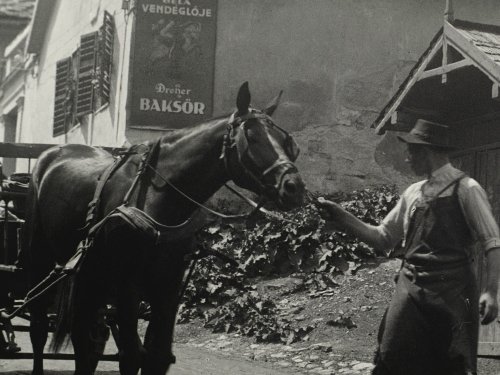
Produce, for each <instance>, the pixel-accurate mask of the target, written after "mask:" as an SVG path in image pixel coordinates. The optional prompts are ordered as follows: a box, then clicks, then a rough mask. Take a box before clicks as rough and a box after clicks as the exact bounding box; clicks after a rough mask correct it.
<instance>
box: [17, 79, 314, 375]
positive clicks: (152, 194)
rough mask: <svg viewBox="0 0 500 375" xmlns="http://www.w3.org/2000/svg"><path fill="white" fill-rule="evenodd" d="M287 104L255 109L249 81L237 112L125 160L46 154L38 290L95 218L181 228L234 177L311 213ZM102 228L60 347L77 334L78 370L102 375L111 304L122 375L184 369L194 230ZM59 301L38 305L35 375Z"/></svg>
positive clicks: (36, 232) (67, 308) (35, 270)
mask: <svg viewBox="0 0 500 375" xmlns="http://www.w3.org/2000/svg"><path fill="white" fill-rule="evenodd" d="M280 96H281V93H280V95H278V96H277V97H276V98H275V99H274V101H272V102H271V103H270V105H269V106H268V107H267V108H266V109H264V110H257V109H255V108H253V107H251V106H250V99H251V96H250V90H249V88H248V83H247V82H245V83H244V84H242V85H241V87H240V88H239V91H238V94H237V97H236V107H237V109H236V111H235V112H234V113H232V114H230V115H224V116H221V117H218V118H213V119H211V120H208V121H205V122H203V123H200V124H197V125H194V126H192V127H188V128H185V129H180V130H175V131H172V132H169V133H167V134H166V135H164V136H162V137H160V138H159V139H158V140H156V141H148V142H146V143H145V144H138V145H134V146H132V147H131V148H130V149H129V150H128V151H127V152H124V153H123V155H122V156H121V157H118V158H117V157H114V156H112V155H111V154H110V153H108V152H107V151H105V150H103V149H100V148H96V147H92V146H86V145H75V144H68V145H59V146H55V147H53V148H51V149H49V150H47V151H45V152H44V153H42V154H41V155H40V157H39V159H38V160H37V163H36V165H35V167H34V169H33V171H32V178H31V182H30V185H29V191H28V197H27V208H28V209H27V211H28V212H27V216H26V223H25V226H24V235H23V242H22V252H23V253H25V254H26V255H25V257H26V259H27V261H26V264H28V266H27V267H26V269H27V272H28V274H29V275H30V280H31V283H32V285H36V284H37V283H39V282H40V280H42V279H43V278H45V277H46V276H47V274H49V273H50V272H51V270H52V269H53V268H54V266H55V265H65V264H67V263H68V260H70V259H73V258H72V257H74V256H75V252H76V251H77V248H79V246H78V245H79V244H80V245H81V244H82V243H85V242H86V241H85V240H86V239H88V233H89V229H88V225H89V222H90V224H91V225H92V224H95V223H99V222H105V221H106V219H107V218H109V217H110V215H111V214H113V215H114V214H116V212H117V211H119V208H120V207H121V208H123V207H125V208H127V210H128V211H127V212H132V211H133V212H140V213H141V215H142V216H141V217H142V218H144V217H146V219H147V221H148V222H152V223H155V225H156V226H160V227H162V226H163V227H168V228H177V227H179V228H182V227H183V225H182V224H180V223H185V222H189V220H190V218H191V217H193V215H195V214H196V212H197V211H198V210H199V207H198V205H199V202H205V201H206V200H207V199H209V198H210V197H211V196H212V195H213V194H214V193H215V192H216V191H217V190H219V189H220V188H221V187H222V186H223V184H225V183H226V182H228V181H231V180H232V181H233V182H234V183H235V184H236V185H238V186H239V187H241V188H243V189H246V190H249V191H251V192H253V193H256V194H258V195H260V196H261V197H264V199H266V200H267V201H272V202H274V203H275V206H276V207H278V209H280V210H289V209H292V208H297V207H300V206H301V205H302V204H303V201H304V196H305V185H304V182H303V180H302V178H301V176H300V174H299V171H298V170H297V168H296V166H295V164H294V162H295V159H296V158H297V156H298V147H297V144H296V143H295V141H294V140H293V138H292V137H291V136H290V135H289V134H288V133H287V132H286V131H285V130H284V129H282V128H280V127H278V125H276V124H275V122H274V121H273V119H272V118H271V116H272V114H273V112H274V111H275V109H276V108H277V106H278V102H279V97H280ZM99 180H101V181H100V182H99ZM96 190H97V191H98V193H96ZM89 207H91V208H92V209H91V210H89ZM120 212H121V211H120ZM123 212H125V211H123ZM89 216H90V217H91V220H89ZM141 223H142V221H141ZM160 223H161V224H160ZM100 228H101V229H102V228H104V229H102V230H99V231H97V232H95V233H97V234H96V235H95V236H94V238H93V245H92V246H91V247H89V248H87V251H86V253H85V255H84V256H83V257H82V259H83V260H81V262H80V264H79V266H78V268H77V270H78V271H77V272H76V273H75V275H74V277H71V278H70V279H69V280H71V288H70V289H69V290H70V291H71V293H69V294H68V295H67V296H66V297H60V298H61V303H62V304H61V306H62V307H63V308H62V310H61V312H60V313H59V314H58V315H59V321H58V325H57V329H56V332H55V334H54V340H55V342H54V346H55V347H56V348H58V347H60V346H61V345H62V342H63V341H62V340H63V339H64V338H67V337H68V336H70V337H71V342H72V344H73V349H74V359H75V374H77V375H87V374H92V373H94V371H95V368H96V366H97V362H98V357H99V355H98V354H99V350H98V348H97V346H98V344H96V340H94V339H93V337H94V336H95V335H96V330H97V329H98V328H99V327H102V324H101V325H99V323H98V322H99V321H100V320H102V319H99V317H100V316H101V315H100V312H102V308H103V306H106V305H107V304H109V303H111V304H113V306H114V308H115V310H116V315H114V319H116V323H117V326H118V329H119V335H117V336H118V338H117V346H118V350H119V353H118V355H119V368H120V373H121V374H125V375H128V374H136V373H137V372H138V371H139V369H141V370H142V374H145V375H156V374H161V375H164V374H166V373H167V371H168V369H169V367H170V365H171V364H172V363H174V362H175V356H174V355H173V354H172V340H173V330H174V324H175V318H176V313H177V308H178V304H179V298H178V296H179V291H180V290H181V286H182V280H183V277H184V274H185V270H186V269H187V266H188V263H189V262H188V261H187V260H186V257H185V256H186V254H188V253H189V252H190V251H192V248H193V232H194V230H195V229H192V231H191V232H189V231H188V233H184V235H178V236H177V237H176V236H175V235H174V234H175V233H176V232H175V230H174V231H173V232H171V233H174V234H173V235H172V236H173V237H171V238H170V240H167V241H166V242H162V241H159V240H158V238H152V237H155V236H156V234H152V235H149V234H148V235H144V233H143V232H141V233H138V232H140V231H139V230H134V229H132V227H131V226H130V225H115V226H110V228H111V229H109V230H108V227H107V226H106V224H103V225H102V226H101V227H100ZM197 228H199V226H198V227H197ZM146 232H147V231H146ZM153 232H154V233H159V232H158V231H153ZM53 299H54V296H52V298H51V297H49V295H48V294H42V296H41V297H39V298H38V299H37V300H36V301H34V302H33V303H32V305H31V306H30V338H31V342H32V346H33V354H34V359H33V375H41V374H43V350H44V347H45V345H46V342H47V337H48V323H49V321H48V318H47V312H48V309H49V307H50V305H51V303H53ZM51 301H52V302H51ZM142 301H146V302H148V303H149V305H150V309H151V312H150V319H149V323H148V327H147V329H146V334H145V337H144V342H142V341H141V339H140V337H139V335H138V331H137V329H138V319H139V314H140V306H141V302H142ZM101 323H102V322H101Z"/></svg>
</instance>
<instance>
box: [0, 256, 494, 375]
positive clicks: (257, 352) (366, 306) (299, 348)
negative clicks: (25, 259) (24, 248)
mask: <svg viewBox="0 0 500 375" xmlns="http://www.w3.org/2000/svg"><path fill="white" fill-rule="evenodd" d="M399 264H400V263H399V261H398V260H385V259H377V260H372V261H367V262H365V263H364V264H363V267H362V268H360V269H358V270H357V272H356V273H355V274H354V275H348V276H339V277H337V278H336V279H335V281H336V282H337V283H338V286H335V287H333V288H330V289H326V290H323V291H321V292H311V289H310V288H304V287H303V286H304V285H303V284H304V278H303V275H292V276H291V277H287V278H279V279H268V280H258V281H257V289H258V290H259V292H261V293H264V294H266V295H267V296H269V297H270V298H272V299H273V300H274V301H275V303H276V304H277V305H278V307H279V309H280V314H281V316H282V317H286V318H287V319H289V320H290V321H292V322H294V323H295V324H296V325H297V326H299V325H314V326H315V328H314V329H313V330H312V331H311V332H310V333H309V335H308V337H307V339H306V340H304V341H300V342H296V343H293V344H290V345H284V344H262V343H256V342H255V339H253V338H251V337H244V336H241V335H238V334H220V333H218V334H214V333H211V332H210V331H208V330H207V329H205V328H203V326H202V322H201V321H199V320H197V321H193V322H191V323H188V324H179V325H177V328H176V336H175V346H174V354H176V356H177V363H176V364H175V365H174V366H173V367H172V368H171V370H170V371H169V375H191V374H192V375H196V374H204V375H219V374H231V375H250V374H252V375H284V374H320V375H321V374H324V375H332V374H360V375H368V374H370V372H371V368H372V365H371V362H372V358H373V352H374V349H375V347H376V340H377V330H378V325H379V322H380V319H381V317H382V315H383V313H384V310H385V308H386V306H387V304H388V302H389V300H390V298H391V295H392V292H393V278H394V275H395V274H396V272H397V270H398V269H399ZM494 324H498V323H494ZM144 328H145V323H144V322H142V324H141V330H142V331H144ZM19 342H20V344H21V346H22V347H23V348H28V349H29V347H30V345H29V341H28V337H27V335H26V334H24V336H22V334H21V336H20V337H19ZM106 352H107V353H115V352H116V348H115V347H114V346H113V345H112V343H109V344H108V346H107V347H106ZM30 366H31V363H30V361H27V360H23V361H2V360H0V373H1V374H9V375H20V374H23V375H25V374H29V369H30ZM99 366H100V367H99V370H100V371H99V374H102V375H104V374H107V375H111V374H113V375H115V374H118V365H117V364H116V363H111V362H104V363H101V364H100V365H99ZM46 368H47V369H48V370H50V371H48V372H47V374H48V375H55V374H70V370H71V369H72V368H73V364H72V363H71V362H68V361H65V362H63V361H49V362H47V364H46ZM479 374H480V375H500V359H495V358H480V359H479ZM423 375H424V374H423Z"/></svg>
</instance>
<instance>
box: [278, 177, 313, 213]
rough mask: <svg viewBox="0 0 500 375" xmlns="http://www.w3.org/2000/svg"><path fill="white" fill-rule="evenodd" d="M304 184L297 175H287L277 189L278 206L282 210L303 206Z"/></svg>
mask: <svg viewBox="0 0 500 375" xmlns="http://www.w3.org/2000/svg"><path fill="white" fill-rule="evenodd" d="M305 191H306V189H305V184H304V182H303V181H302V178H301V177H300V175H299V174H298V173H295V172H293V173H287V174H285V176H283V179H282V180H281V184H280V187H279V192H278V193H279V197H278V202H277V203H278V206H279V207H280V209H283V210H290V209H292V208H297V207H300V206H302V205H303V204H304V199H305Z"/></svg>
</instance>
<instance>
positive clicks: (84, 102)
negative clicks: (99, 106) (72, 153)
mask: <svg viewBox="0 0 500 375" xmlns="http://www.w3.org/2000/svg"><path fill="white" fill-rule="evenodd" d="M97 37H98V33H97V31H94V32H92V33H89V34H85V35H82V36H81V38H80V59H79V60H80V61H79V64H78V82H77V91H76V116H77V117H80V116H83V115H86V114H88V113H91V112H92V110H93V109H94V83H95V79H96V77H95V76H96V72H95V70H96V57H97V42H98V38H97Z"/></svg>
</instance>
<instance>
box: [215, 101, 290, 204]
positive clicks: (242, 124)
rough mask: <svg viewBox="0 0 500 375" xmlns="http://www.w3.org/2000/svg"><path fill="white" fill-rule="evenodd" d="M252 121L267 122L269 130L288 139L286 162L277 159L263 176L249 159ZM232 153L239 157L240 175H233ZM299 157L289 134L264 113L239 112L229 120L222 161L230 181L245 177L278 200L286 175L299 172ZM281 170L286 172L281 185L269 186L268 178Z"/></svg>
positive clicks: (263, 172)
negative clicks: (248, 134) (249, 132)
mask: <svg viewBox="0 0 500 375" xmlns="http://www.w3.org/2000/svg"><path fill="white" fill-rule="evenodd" d="M252 119H258V120H260V121H264V122H265V123H266V125H267V126H268V128H270V129H275V130H277V131H279V132H281V133H283V134H284V136H285V143H284V151H285V154H286V156H287V158H283V157H281V156H278V158H277V159H276V160H275V161H274V162H273V163H272V164H271V165H269V166H267V167H265V168H264V170H262V171H260V172H257V171H256V169H257V168H252V167H255V165H251V164H254V163H252V160H251V158H250V157H249V148H250V146H249V144H248V139H247V131H248V129H247V126H248V121H250V120H252ZM267 130H268V129H266V131H267ZM232 153H236V155H237V163H238V167H239V168H238V173H235V172H233V169H234V167H233V166H232V164H231V162H230V157H231V154H232ZM298 155H299V148H298V146H297V144H296V143H295V141H294V140H293V138H292V136H291V135H290V134H289V133H288V132H287V131H286V130H284V129H283V128H281V127H279V126H278V125H276V124H275V123H274V122H273V121H272V119H271V117H269V116H268V115H266V114H265V113H263V112H261V111H258V110H255V109H249V111H248V112H247V113H246V114H244V115H239V114H238V113H237V112H236V113H233V114H232V115H231V116H230V118H229V120H228V126H227V133H226V134H225V135H224V141H223V145H222V152H221V155H220V159H222V160H223V162H224V166H225V169H226V172H227V174H228V176H229V177H230V179H231V180H233V181H237V180H238V179H239V178H241V176H242V175H243V176H245V177H248V178H250V179H251V180H252V181H253V182H254V183H255V184H256V185H257V186H258V188H259V190H260V191H261V192H262V193H264V195H267V196H271V197H275V196H277V195H278V194H279V188H280V186H281V184H282V181H283V178H284V176H285V175H286V174H287V173H292V172H297V167H296V166H295V164H294V163H293V162H294V161H295V160H296V159H297V157H298ZM281 166H285V167H286V168H285V170H284V172H283V173H282V174H281V176H280V178H279V179H278V181H276V183H275V184H270V183H266V182H265V181H266V178H267V176H269V175H270V173H271V172H273V171H275V170H276V169H277V168H279V167H281Z"/></svg>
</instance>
